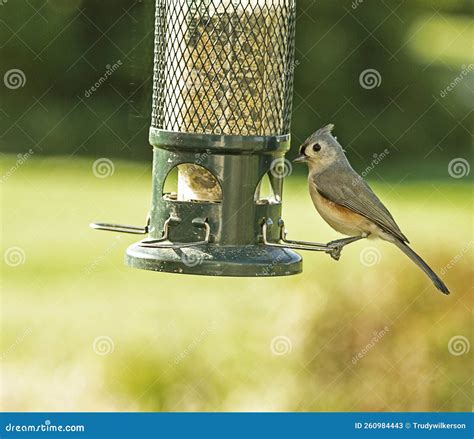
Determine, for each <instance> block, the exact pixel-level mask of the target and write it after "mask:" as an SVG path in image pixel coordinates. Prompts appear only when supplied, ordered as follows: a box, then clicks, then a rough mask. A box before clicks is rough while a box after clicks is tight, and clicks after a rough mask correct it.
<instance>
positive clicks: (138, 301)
mask: <svg viewBox="0 0 474 439" xmlns="http://www.w3.org/2000/svg"><path fill="white" fill-rule="evenodd" d="M14 160H15V159H14V157H10V158H7V159H6V160H5V159H4V160H3V162H2V170H0V174H1V175H5V173H6V172H7V171H8V169H10V167H11V166H13V165H14ZM92 163H93V159H90V160H87V159H83V160H67V159H51V158H49V159H43V158H37V157H33V158H31V159H30V160H28V161H27V162H26V163H25V164H23V165H22V166H20V167H18V168H17V169H16V170H15V171H14V172H13V173H11V175H10V176H9V177H8V178H7V179H4V181H3V183H2V184H1V185H0V188H1V190H2V217H3V218H2V222H3V228H2V255H3V257H2V259H3V260H2V264H1V266H2V300H1V318H2V324H1V325H2V328H1V329H2V331H1V350H0V355H1V357H0V358H1V360H2V363H1V366H2V381H1V384H2V385H1V395H2V396H1V403H2V405H1V407H0V409H1V410H8V411H10V410H15V411H23V410H37V411H38V410H40V411H47V410H53V411H54V410H63V411H68V410H79V411H86V410H87V411H96V410H105V411H108V410H119V411H120V410H128V411H130V410H165V411H186V410H206V411H208V410H215V411H231V410H237V411H243V410H245V411H253V410H277V411H278V410H304V411H325V410H331V411H345V410H356V411H364V410H369V411H370V410H395V411H399V410H418V411H423V410H463V411H470V410H471V407H472V399H471V395H472V392H471V389H472V387H471V365H472V363H471V360H472V352H468V353H465V354H462V350H463V348H464V347H466V348H467V346H466V341H467V343H469V340H470V339H471V305H472V299H471V298H472V291H471V289H472V277H473V272H472V266H473V260H472V259H473V258H472V244H473V241H472V239H473V237H472V205H471V204H469V200H470V199H471V198H472V192H471V188H470V186H469V185H468V184H467V183H466V182H465V181H464V180H455V179H450V180H446V181H443V182H440V181H433V182H431V181H424V182H420V181H417V182H416V183H402V184H397V183H396V182H395V181H394V182H391V183H384V184H377V183H376V182H375V181H372V184H373V187H374V190H375V191H376V192H377V193H378V194H379V195H380V197H381V198H382V199H383V200H384V201H385V203H386V205H387V206H388V207H389V209H390V210H391V211H392V213H393V215H394V216H395V218H396V219H397V221H398V223H399V225H400V227H401V228H402V230H403V231H404V232H405V234H406V235H407V236H408V237H409V238H410V240H411V242H412V245H413V247H414V248H415V249H416V250H417V251H419V252H420V253H421V255H423V256H424V257H425V258H426V259H427V261H428V262H429V263H430V265H431V266H432V267H433V268H434V269H435V270H436V271H437V272H438V273H441V272H443V273H444V275H443V276H442V277H443V278H444V279H445V281H446V283H447V285H448V286H449V287H450V289H451V291H452V294H451V296H449V297H445V296H443V295H441V294H440V293H438V292H437V291H436V290H435V288H434V287H433V286H432V284H431V283H430V282H429V281H428V279H427V278H425V276H424V275H423V274H422V273H421V272H420V271H419V270H418V269H417V268H416V267H415V266H414V265H412V264H411V262H410V261H409V260H408V259H407V258H406V257H405V256H404V255H403V254H401V253H399V252H398V250H397V249H396V248H394V247H392V246H390V245H389V244H387V243H381V242H377V241H361V242H358V243H355V244H353V245H352V246H350V247H348V248H346V249H345V250H344V252H343V256H342V258H341V260H340V261H339V262H336V261H333V260H332V259H330V258H329V256H328V255H325V254H319V253H305V254H304V273H303V274H301V275H298V276H292V277H287V278H272V279H253V278H243V279H235V278H211V277H197V276H180V275H173V274H159V273H152V272H146V271H140V270H133V269H130V268H128V267H126V266H124V265H123V263H122V260H123V254H124V250H125V248H126V247H127V245H129V244H131V243H132V242H134V241H135V240H136V237H135V238H134V237H133V236H128V235H122V236H120V237H119V236H116V235H114V234H112V233H105V232H97V231H93V230H91V229H89V228H88V223H90V222H91V221H94V220H101V221H116V222H119V223H125V224H136V225H141V224H143V222H144V219H145V216H146V212H147V210H148V208H149V203H150V167H151V166H147V165H140V164H129V163H126V162H119V161H116V162H115V163H114V164H115V172H114V174H113V176H110V177H108V178H105V179H99V178H97V177H95V176H94V174H93V172H92ZM371 177H372V175H371ZM374 178H375V174H374ZM400 179H401V178H400ZM284 202H285V207H284V217H285V219H286V224H287V227H288V230H289V236H290V238H294V239H306V240H317V241H328V240H331V239H334V238H336V237H338V235H337V234H336V233H335V232H333V231H332V230H331V229H330V228H329V227H328V226H327V225H326V224H325V223H323V221H322V220H321V219H320V218H319V217H318V216H317V214H316V212H315V211H314V210H313V207H312V204H311V201H310V199H309V196H308V194H307V190H306V186H305V182H304V180H303V179H301V178H299V177H293V176H290V177H289V178H288V179H287V183H286V186H285V194H284ZM12 247H18V249H17V254H18V255H19V257H20V260H21V261H22V262H23V263H22V264H19V265H16V266H15V262H14V261H13V262H12V259H11V255H12V250H11V249H12ZM8 252H9V253H8ZM367 252H369V253H372V254H374V255H375V256H376V259H377V260H378V263H376V264H375V265H372V266H367V265H364V264H363V263H361V258H363V257H364V255H367ZM379 255H380V257H379ZM9 258H10V259H9ZM450 261H451V263H450ZM6 262H9V264H7V263H6ZM448 264H449V265H448ZM384 328H385V329H384ZM380 331H382V332H380ZM374 333H377V334H378V335H377V336H375V337H374ZM380 334H382V335H380ZM102 336H105V337H108V338H105V339H101V338H98V337H102ZM455 336H463V337H466V338H460V339H453V337H455ZM276 337H281V338H276ZM450 340H451V351H452V352H454V353H455V354H456V353H459V350H460V351H461V355H453V354H452V353H450V349H449V346H450ZM457 340H459V342H457ZM94 341H96V346H95V348H96V349H95V350H94V346H93V345H94ZM112 344H113V346H112ZM272 345H273V347H274V351H277V352H279V353H282V355H276V354H275V353H274V352H272ZM459 346H460V348H461V349H459ZM279 349H281V351H279ZM456 349H457V350H456ZM102 350H104V351H102ZM96 351H97V352H99V353H100V352H102V353H104V352H105V353H106V352H108V351H110V352H109V353H108V354H106V355H99V354H97V353H96ZM358 353H360V356H361V357H362V358H358V357H357V355H358Z"/></svg>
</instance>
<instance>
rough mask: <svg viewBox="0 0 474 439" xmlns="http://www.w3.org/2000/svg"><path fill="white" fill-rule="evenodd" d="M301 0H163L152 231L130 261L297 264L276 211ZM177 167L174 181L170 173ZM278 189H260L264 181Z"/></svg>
mask: <svg viewBox="0 0 474 439" xmlns="http://www.w3.org/2000/svg"><path fill="white" fill-rule="evenodd" d="M295 8H296V0H194V1H193V0H188V1H170V0H157V2H156V24H155V62H154V87H153V111H152V124H151V128H150V144H151V145H152V147H153V189H152V191H153V194H152V203H151V210H150V213H149V215H148V219H147V222H146V226H145V227H132V226H123V225H115V224H104V223H95V224H92V225H91V226H92V227H94V228H97V229H101V230H110V231H115V232H124V233H133V234H147V235H148V237H147V238H146V239H144V240H142V241H140V242H138V243H136V244H133V245H132V246H130V247H129V248H128V249H127V252H126V258H125V260H126V263H127V264H128V265H130V266H132V267H135V268H142V269H146V270H154V271H160V272H173V273H188V274H204V275H215V276H219V275H223V276H283V275H291V274H296V273H300V272H301V270H302V258H301V256H300V255H299V254H298V253H296V252H294V251H293V250H292V249H294V248H296V249H301V250H315V251H326V252H327V251H328V247H327V246H325V245H323V244H315V243H309V242H301V241H290V240H287V239H286V232H285V228H284V223H283V220H282V218H281V210H282V204H281V203H282V185H283V176H284V172H283V170H284V168H285V161H284V155H285V153H286V152H287V151H288V149H289V147H290V134H289V132H290V118H291V101H292V93H293V89H292V88H293V70H294V68H293V67H294V33H295ZM175 168H177V169H178V185H177V191H176V192H172V193H165V192H164V187H165V181H166V179H167V177H168V176H169V175H170V173H171V171H173V170H174V169H175ZM263 179H268V180H269V182H270V187H271V191H272V192H273V193H272V195H271V196H269V197H267V198H264V197H262V195H261V192H262V181H263Z"/></svg>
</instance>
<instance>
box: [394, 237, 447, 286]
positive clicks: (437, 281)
mask: <svg viewBox="0 0 474 439" xmlns="http://www.w3.org/2000/svg"><path fill="white" fill-rule="evenodd" d="M393 243H394V244H395V245H396V246H397V247H398V248H399V249H400V250H401V251H402V252H403V253H405V254H406V255H407V256H408V257H409V258H410V259H411V260H412V261H413V262H414V263H415V264H416V265H418V267H420V268H421V269H422V270H423V271H424V272H425V273H426V275H427V276H428V277H429V278H430V279H431V281H432V282H433V284H434V286H435V287H436V288H438V290H440V291H441V292H442V293H443V294H449V290H448V287H447V286H446V285H445V284H444V282H443V281H442V280H441V279H440V278H439V277H438V275H437V274H436V273H435V272H434V271H433V270H432V269H431V268H430V267H429V265H428V264H427V263H426V262H425V261H424V260H423V259H421V258H420V257H419V256H418V255H417V254H416V253H415V252H414V251H413V250H412V249H411V248H410V247H408V245H407V244H405V243H404V242H402V241H400V240H399V239H395V240H393Z"/></svg>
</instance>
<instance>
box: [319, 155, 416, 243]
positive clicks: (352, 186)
mask: <svg viewBox="0 0 474 439" xmlns="http://www.w3.org/2000/svg"><path fill="white" fill-rule="evenodd" d="M341 162H342V160H341V161H339V162H338V163H335V164H333V165H332V166H329V167H328V168H326V169H324V170H323V171H321V172H319V173H314V174H313V175H312V178H313V181H314V183H315V185H316V189H317V190H318V192H319V193H320V194H321V195H322V196H323V197H325V198H327V199H328V200H330V201H332V202H334V203H336V204H339V205H340V206H344V207H346V208H348V209H350V210H352V211H353V212H355V213H358V214H359V215H362V216H364V217H365V218H367V219H369V220H370V221H372V222H373V223H375V224H377V225H378V226H379V227H380V228H381V229H382V230H383V231H384V232H386V233H389V234H391V235H393V236H394V237H396V238H398V239H399V240H401V241H403V242H408V239H407V237H406V236H405V235H404V234H403V233H402V232H401V230H400V228H399V227H398V225H397V223H396V222H395V220H394V219H393V217H392V215H391V214H390V212H389V211H388V210H387V208H386V207H385V206H384V205H383V204H382V202H381V201H380V200H379V198H378V197H377V195H375V194H374V192H373V191H372V189H370V187H369V186H368V185H367V183H366V182H365V181H364V180H363V178H362V177H361V176H360V175H359V174H357V172H355V171H354V170H353V169H352V167H351V166H350V164H349V162H348V161H347V159H346V160H344V162H342V163H341ZM335 176H337V177H336V178H335ZM335 181H336V182H337V184H334V183H335Z"/></svg>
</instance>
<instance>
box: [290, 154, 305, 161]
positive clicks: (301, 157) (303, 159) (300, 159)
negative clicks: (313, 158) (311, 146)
mask: <svg viewBox="0 0 474 439" xmlns="http://www.w3.org/2000/svg"><path fill="white" fill-rule="evenodd" d="M306 160H308V157H306V156H305V155H304V154H300V155H298V156H297V157H296V158H295V159H294V160H293V163H304V162H305V161H306Z"/></svg>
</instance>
